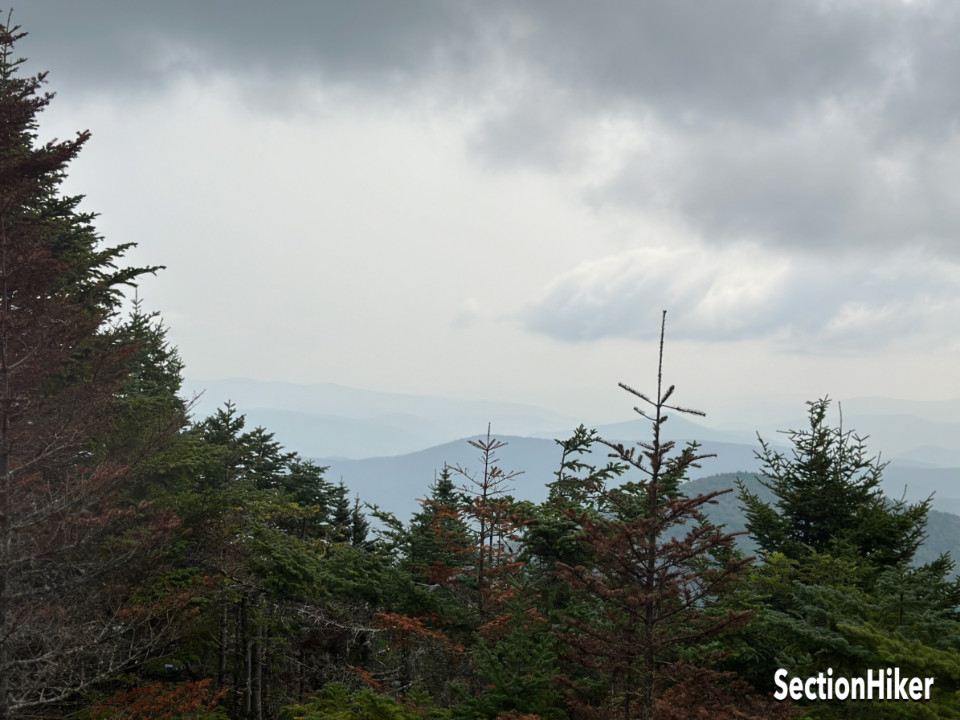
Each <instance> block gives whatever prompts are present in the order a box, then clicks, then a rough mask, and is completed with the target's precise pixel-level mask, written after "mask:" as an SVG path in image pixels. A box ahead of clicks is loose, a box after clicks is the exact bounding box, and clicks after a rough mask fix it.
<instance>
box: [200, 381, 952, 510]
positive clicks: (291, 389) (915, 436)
mask: <svg viewBox="0 0 960 720" xmlns="http://www.w3.org/2000/svg"><path fill="white" fill-rule="evenodd" d="M184 391H185V393H187V394H188V395H192V394H193V393H196V392H200V391H203V395H201V397H200V399H199V401H198V402H197V404H196V406H195V408H194V417H198V418H199V417H205V416H206V415H209V414H211V413H213V412H214V411H215V410H216V409H217V408H218V407H220V406H222V405H223V403H224V402H226V401H227V400H232V401H233V402H234V403H235V404H236V405H237V407H238V410H239V411H240V412H241V413H243V414H245V415H246V418H247V426H248V427H249V428H253V427H255V426H257V425H262V426H263V427H265V428H266V429H267V430H269V431H270V432H273V433H274V434H275V436H276V438H277V440H278V441H279V442H281V443H282V444H283V445H284V446H285V447H286V448H287V449H288V450H293V451H296V452H298V453H300V454H301V455H302V456H304V457H311V458H317V459H319V461H320V462H321V464H324V465H329V466H330V470H329V471H328V478H330V479H334V480H336V479H339V478H340V477H341V476H342V477H343V479H344V481H345V482H346V483H347V485H348V486H349V487H350V488H351V490H352V491H353V492H356V493H358V494H359V495H360V497H361V498H362V499H363V500H368V501H369V500H375V501H377V502H379V503H380V504H381V505H384V506H385V507H387V508H388V509H393V510H394V511H397V512H399V513H400V514H401V516H403V514H404V513H408V512H412V511H414V510H416V509H417V503H416V498H418V497H423V496H424V495H426V493H427V488H428V487H429V485H430V483H431V482H432V481H433V478H434V473H435V472H438V471H439V470H440V469H441V468H442V467H443V465H444V463H449V464H453V465H455V464H458V463H459V464H461V465H463V466H465V467H470V466H475V465H476V450H475V449H474V448H471V447H470V446H469V445H468V444H467V442H466V438H474V439H475V438H477V437H479V436H480V435H481V434H482V433H484V432H485V430H486V428H487V423H492V432H493V434H494V436H496V437H498V438H499V439H501V440H504V441H506V442H508V443H509V444H508V445H507V447H505V448H503V450H502V451H501V453H500V455H501V459H502V461H503V467H504V468H506V469H511V470H523V471H524V472H525V474H524V475H521V476H520V478H519V479H518V483H517V485H518V491H517V495H518V497H526V498H529V499H531V500H536V499H542V497H545V494H546V490H545V485H546V483H547V482H550V481H551V480H552V479H553V473H554V472H555V471H556V470H557V466H558V464H559V461H560V450H559V447H558V446H557V444H556V442H555V439H558V438H559V439H562V438H567V437H569V436H570V435H571V434H572V433H573V430H574V428H575V427H576V426H577V425H579V424H580V423H581V422H584V423H585V424H587V426H588V427H595V428H596V429H597V430H598V432H599V433H600V435H601V436H602V437H605V438H607V439H610V440H611V441H615V442H625V443H630V442H635V441H636V440H637V439H646V438H648V437H649V434H650V427H649V422H648V421H646V420H643V419H641V418H638V417H636V416H634V418H633V419H630V420H626V421H623V422H617V423H609V424H600V425H590V424H589V423H588V422H587V421H586V420H584V419H577V418H573V417H565V416H563V415H560V414H558V413H554V412H551V411H548V410H544V409H543V408H539V407H536V406H533V405H526V404H522V403H513V402H501V401H491V400H458V399H453V398H445V397H432V396H421V395H405V394H401V393H384V392H379V391H373V390H363V389H358V388H348V387H343V386H340V385H334V384H331V383H318V384H313V385H303V384H296V383H283V382H268V381H259V380H248V379H232V380H209V381H198V380H190V379H188V380H187V381H186V382H185V383H184ZM839 405H840V407H837V404H835V405H834V407H833V408H832V412H833V413H835V415H833V416H832V417H833V418H836V419H839V415H840V413H839V410H840V408H841V407H842V411H843V425H844V427H845V428H851V429H854V430H856V431H857V432H858V433H859V434H860V435H861V436H866V435H869V436H870V439H869V440H868V442H867V447H868V451H869V452H870V453H872V454H877V453H881V454H882V457H883V458H884V459H893V462H892V463H891V464H890V466H889V467H888V468H887V470H886V472H885V479H886V481H885V490H886V492H887V493H888V495H890V496H891V497H900V496H902V495H904V493H906V494H905V497H906V498H907V499H909V500H914V501H915V500H919V499H923V498H926V497H928V496H929V495H931V494H934V503H935V506H936V508H937V509H939V510H943V511H947V512H953V513H960V469H958V468H960V442H958V438H960V400H944V401H908V400H890V399H884V398H863V399H853V400H847V401H843V402H842V403H839ZM804 411H805V408H802V407H801V408H797V415H796V419H795V420H794V421H791V422H784V423H781V424H779V425H778V426H777V428H775V429H770V427H765V428H761V434H762V436H763V437H764V439H765V440H767V441H768V442H770V443H772V444H774V446H775V447H776V446H781V447H782V446H783V444H784V442H785V438H784V436H783V435H782V434H780V433H778V432H777V429H780V430H782V429H785V428H791V427H792V428H795V429H802V428H804V427H805V416H804V415H803V413H804ZM625 414H626V415H627V416H628V417H629V410H627V411H626V413H625ZM831 422H834V420H833V419H831ZM664 434H665V436H666V437H667V438H668V439H673V440H676V441H678V442H685V441H691V440H697V441H699V442H700V443H701V444H702V451H703V452H706V453H716V454H717V456H718V457H717V458H715V459H709V460H705V461H704V462H703V467H702V468H701V469H700V470H698V471H695V473H694V474H693V475H692V476H693V477H694V478H698V477H704V476H708V475H714V474H717V473H730V472H741V473H744V474H750V473H754V472H756V471H757V470H758V469H759V464H758V462H757V461H756V459H755V457H754V453H755V451H756V450H757V449H758V443H757V438H756V433H754V432H751V431H746V430H715V429H712V428H709V427H706V426H703V425H700V424H698V423H695V422H692V421H690V420H689V419H687V418H685V417H683V416H681V415H679V414H676V413H673V414H671V416H670V419H669V421H668V422H667V423H666V424H665V425H664ZM606 451H607V448H604V447H601V448H598V449H597V451H596V459H595V462H596V463H597V464H602V463H603V462H604V461H605V458H604V457H603V454H604V453H605V452H606Z"/></svg>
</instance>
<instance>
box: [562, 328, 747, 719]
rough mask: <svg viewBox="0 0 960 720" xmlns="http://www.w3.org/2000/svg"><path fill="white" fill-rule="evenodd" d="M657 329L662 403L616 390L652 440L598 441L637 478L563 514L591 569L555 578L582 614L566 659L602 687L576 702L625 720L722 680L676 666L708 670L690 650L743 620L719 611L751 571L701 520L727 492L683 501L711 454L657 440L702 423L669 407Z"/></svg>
mask: <svg viewBox="0 0 960 720" xmlns="http://www.w3.org/2000/svg"><path fill="white" fill-rule="evenodd" d="M665 321H666V313H664V323H665ZM663 331H664V326H663V325H661V332H660V353H659V360H658V370H657V394H656V395H655V396H654V397H653V398H650V397H647V396H646V395H644V394H643V393H640V392H638V391H636V390H634V389H633V388H631V387H629V386H627V385H624V384H623V383H621V384H620V387H621V388H623V389H624V390H626V391H627V392H629V393H630V394H631V395H633V396H635V397H637V398H639V399H640V400H641V401H642V402H643V403H645V405H646V406H647V407H636V408H634V409H635V410H636V412H637V413H639V414H640V415H641V416H642V417H644V418H646V419H647V420H649V421H650V422H651V427H652V435H653V437H652V439H651V440H650V441H649V442H647V441H641V442H638V443H637V446H635V447H630V448H626V447H624V446H623V445H621V444H614V443H610V442H607V441H603V440H601V442H604V443H605V444H607V445H608V446H609V447H611V448H612V449H613V451H614V452H613V456H614V457H615V458H616V459H617V460H618V461H619V462H622V463H625V464H626V465H628V466H630V467H631V468H633V469H635V470H638V471H640V473H641V474H642V479H641V480H639V481H637V482H630V483H626V484H624V485H623V486H621V487H619V488H612V489H609V490H607V491H606V492H604V493H603V497H602V506H601V512H599V513H587V512H584V511H582V510H578V509H575V508H571V509H570V510H569V511H568V516H569V517H570V518H571V519H574V520H576V521H577V522H578V523H579V525H580V526H581V528H582V533H583V537H584V541H585V543H586V545H587V547H588V548H589V564H581V565H577V566H571V565H569V564H566V563H560V564H559V568H560V570H561V577H563V578H564V579H566V581H567V582H569V583H570V585H571V588H572V589H573V590H574V591H575V592H576V593H577V594H578V595H580V596H581V597H582V598H583V599H584V608H583V610H582V611H581V612H579V613H577V614H576V615H573V614H571V615H570V616H569V617H567V618H566V622H567V625H568V627H569V629H568V630H567V631H563V632H560V633H559V635H560V637H561V639H562V640H563V641H564V642H565V643H566V644H567V645H568V647H569V648H570V653H569V654H570V657H571V659H572V660H573V661H574V662H576V663H577V664H579V665H581V666H582V667H583V668H584V669H585V670H586V671H587V672H588V674H592V675H593V677H594V678H600V679H603V680H605V682H606V688H607V690H606V697H605V698H604V697H599V698H598V697H594V698H593V699H592V700H591V698H590V697H589V695H587V696H586V697H584V696H583V695H582V696H581V702H588V701H591V702H593V703H595V702H596V701H597V700H599V701H600V702H602V703H603V704H605V705H610V704H612V703H613V702H617V703H618V704H619V709H618V710H617V713H616V716H617V717H620V718H623V720H629V719H630V718H634V717H639V718H644V719H645V720H652V718H655V717H660V716H662V715H663V713H662V712H660V711H659V710H658V705H659V704H660V703H661V701H662V699H663V698H664V697H666V696H667V693H668V691H670V692H672V693H677V692H678V691H677V686H678V685H683V684H684V683H685V682H688V681H689V680H690V678H691V677H695V678H696V683H697V684H699V685H703V684H704V683H710V684H720V683H722V681H724V680H725V678H726V676H725V675H724V674H722V673H719V672H713V671H710V670H706V669H703V670H699V671H698V672H697V673H695V674H693V673H691V672H690V671H689V669H688V668H689V665H688V663H686V662H682V661H684V660H689V659H690V658H691V657H693V658H694V659H699V660H701V661H703V660H704V658H702V657H701V658H697V656H696V653H692V652H691V650H692V648H696V647H697V646H698V645H703V644H705V643H706V641H707V640H708V639H709V638H711V637H713V636H715V635H717V634H718V633H720V632H723V631H725V630H729V629H732V628H734V627H737V626H738V625H742V624H743V623H745V622H746V620H747V619H748V617H749V614H748V613H742V612H741V613H737V612H733V611H732V610H728V609H726V608H724V607H723V605H722V604H721V603H720V602H719V601H720V600H721V599H722V598H723V597H724V596H725V594H726V593H728V592H729V591H730V590H731V588H732V587H733V583H734V582H735V581H736V580H738V579H739V578H740V577H741V576H742V575H743V573H744V571H745V569H746V562H745V561H744V560H743V559H741V558H739V557H737V556H736V555H734V554H732V553H730V552H727V551H729V549H730V548H731V546H732V544H733V539H734V536H733V535H731V534H729V533H724V532H723V531H722V530H721V529H720V528H718V527H715V526H713V525H711V524H710V523H709V522H707V521H706V519H705V516H704V514H703V508H704V505H706V504H707V503H709V502H711V501H712V500H713V499H714V498H716V497H717V496H718V495H721V494H723V492H729V491H718V492H713V493H709V494H706V495H698V496H697V497H693V498H687V497H684V495H683V492H682V488H681V483H682V481H683V480H684V478H685V477H686V473H687V471H688V470H689V468H691V467H695V466H696V463H697V462H698V461H699V460H701V459H703V458H705V457H708V456H707V455H704V454H700V453H698V452H697V446H696V445H689V446H687V447H686V448H685V449H683V450H682V451H680V452H679V453H678V454H671V453H672V451H673V449H674V445H675V444H674V443H673V442H671V441H665V440H663V439H662V436H661V432H662V427H663V424H664V423H665V422H666V421H667V418H668V415H667V411H675V412H680V413H685V414H695V415H702V414H703V413H701V412H699V411H696V410H689V409H686V408H682V407H679V406H677V405H670V404H668V401H669V400H670V398H671V397H672V395H673V392H674V387H673V386H670V387H669V388H664V387H663V338H664V335H663ZM647 408H650V409H647ZM638 448H639V452H638ZM718 557H719V558H720V560H719V561H718V560H717V558H718ZM569 682H570V684H572V685H574V686H576V685H577V683H576V681H575V680H571V681H569ZM581 692H582V691H581ZM745 717H746V716H745Z"/></svg>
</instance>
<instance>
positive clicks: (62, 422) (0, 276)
mask: <svg viewBox="0 0 960 720" xmlns="http://www.w3.org/2000/svg"><path fill="white" fill-rule="evenodd" d="M23 36H24V33H21V32H19V28H18V27H16V26H12V25H11V20H10V15H8V16H7V18H6V21H5V22H3V21H2V20H0V718H2V719H4V720H6V718H10V717H14V716H17V715H20V714H24V713H26V712H31V713H34V714H39V713H40V712H42V710H41V708H42V706H45V705H50V704H52V703H58V702H63V701H64V700H66V699H67V698H69V697H71V696H72V695H73V694H75V693H76V692H77V691H78V690H80V689H82V688H85V687H89V686H90V685H91V684H92V683H94V682H96V681H98V680H100V679H102V678H104V677H105V676H108V675H110V674H111V673H114V672H117V671H120V670H122V669H124V668H126V667H128V666H129V665H130V664H131V663H133V662H136V661H137V660H139V659H142V658H143V657H144V656H145V654H146V653H148V652H149V651H150V650H151V648H152V647H153V643H152V640H150V638H149V636H148V631H149V627H148V626H149V624H150V622H151V618H149V617H148V616H149V612H147V611H144V612H143V613H140V614H139V615H137V614H130V615H129V616H128V617H127V619H126V620H125V621H123V622H120V621H118V620H117V613H120V612H121V611H122V604H123V602H124V601H123V597H124V594H125V592H126V588H125V586H124V584H123V583H121V582H119V581H118V580H117V578H118V575H116V574H113V575H111V573H112V571H114V570H115V569H117V568H118V567H119V566H120V565H121V563H122V562H124V561H125V560H126V559H127V558H128V557H129V554H130V552H131V550H130V547H129V546H128V547H126V548H125V547H123V544H122V543H116V542H112V540H111V539H110V537H109V536H110V535H111V533H112V532H116V531H118V530H119V527H118V525H119V524H121V523H122V521H123V519H124V517H129V516H130V514H129V513H125V512H123V511H121V509H120V508H118V507H116V504H115V502H114V501H113V500H112V499H111V493H112V491H113V490H115V489H116V488H117V486H118V483H119V481H120V479H121V478H122V477H124V476H125V474H126V473H127V472H128V470H127V468H126V462H125V461H128V460H130V456H129V455H127V456H126V457H122V458H118V457H116V456H114V457H110V451H109V448H107V447H106V445H105V443H106V437H107V434H108V432H109V431H110V429H111V428H112V427H113V425H112V423H113V410H114V408H115V407H116V403H117V402H118V400H119V399H120V398H121V397H122V396H123V395H124V393H125V392H129V389H130V382H131V378H132V376H131V369H132V367H133V365H134V364H135V359H136V358H135V355H136V347H135V346H134V345H133V344H131V343H130V342H128V340H129V338H128V337H125V336H124V333H122V332H120V331H119V330H117V329H116V328H110V327H109V325H108V320H109V319H110V318H111V317H112V316H113V314H114V313H115V312H116V310H117V307H118V303H119V301H120V299H121V296H122V289H123V287H124V285H129V284H130V283H131V282H132V281H134V280H135V279H136V278H137V277H138V276H140V275H142V274H144V273H148V272H152V271H153V270H155V269H156V268H126V269H118V268H117V264H118V263H119V261H120V260H121V258H122V256H123V254H124V251H125V250H127V249H128V248H129V247H130V245H129V244H126V245H118V246H115V247H112V248H104V247H102V246H101V244H100V240H101V239H100V238H99V237H98V236H97V234H96V232H95V230H94V228H93V225H92V221H93V217H94V216H93V215H92V214H89V213H82V212H80V211H79V210H78V207H79V203H80V200H81V198H80V197H77V196H75V197H66V196H62V195H60V194H59V187H60V184H61V182H62V181H63V179H64V177H65V172H66V167H67V165H68V164H69V163H70V162H71V161H72V160H73V159H74V158H75V157H76V156H77V155H78V153H79V152H80V150H81V148H82V147H83V145H84V143H86V141H87V140H88V138H89V133H88V132H81V133H78V135H77V137H76V138H75V139H73V140H67V141H63V142H56V141H53V142H49V143H47V144H45V145H40V144H39V143H38V142H37V128H38V124H37V116H38V114H39V113H40V112H41V111H43V110H44V109H45V108H46V107H47V105H48V104H49V103H50V101H51V100H52V97H53V96H52V94H50V93H41V92H40V89H41V87H42V85H43V83H44V78H45V74H44V73H42V74H40V75H37V76H34V77H22V76H20V75H19V74H18V73H19V69H20V66H21V65H22V63H23V62H24V60H22V59H17V58H16V56H15V55H14V46H15V44H16V43H17V41H18V40H20V39H21V38H22V37H23ZM108 577H111V578H112V579H113V581H114V582H116V585H115V586H114V588H113V589H114V592H113V593H112V594H111V596H110V597H106V596H101V597H94V596H92V595H91V593H90V592H89V588H90V587H91V586H92V584H93V583H98V584H99V586H100V587H103V586H106V585H107V584H108ZM121 588H123V589H121Z"/></svg>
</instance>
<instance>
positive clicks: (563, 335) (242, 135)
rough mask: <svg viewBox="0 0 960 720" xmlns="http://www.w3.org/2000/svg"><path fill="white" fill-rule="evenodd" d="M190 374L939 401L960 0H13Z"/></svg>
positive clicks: (531, 392) (959, 167)
mask: <svg viewBox="0 0 960 720" xmlns="http://www.w3.org/2000/svg"><path fill="white" fill-rule="evenodd" d="M14 20H15V21H16V22H17V23H19V24H20V25H22V26H23V29H24V30H26V31H28V32H29V33H30V35H29V37H27V38H25V39H24V40H23V41H22V42H21V43H20V45H19V46H18V50H19V51H20V53H21V54H23V55H26V56H27V57H28V58H29V59H30V62H29V64H28V65H27V66H26V68H27V70H28V71H29V72H31V73H36V72H39V71H41V70H49V71H50V75H49V84H48V88H49V89H50V90H53V91H56V93H57V97H56V99H55V100H54V102H53V104H52V105H51V107H50V109H49V110H48V111H47V112H46V113H45V114H44V116H43V119H42V125H41V137H42V139H44V140H48V139H51V138H52V137H59V138H66V137H70V136H72V135H73V133H74V132H75V131H77V130H81V129H86V128H89V129H90V130H91V131H92V132H93V139H92V140H91V141H90V143H89V144H88V146H87V148H86V149H85V151H84V153H83V154H82V156H81V158H80V159H78V160H77V162H76V163H75V164H74V166H73V167H72V170H71V173H70V179H69V182H68V185H67V189H68V190H69V191H70V192H82V193H85V194H86V195H87V197H88V199H87V202H86V205H85V207H86V208H87V209H90V210H95V211H97V212H99V213H101V217H100V219H99V221H98V228H99V229H100V230H101V232H102V233H103V234H104V235H105V236H106V238H107V240H108V241H109V242H110V243H113V244H118V243H122V242H129V241H132V242H137V243H139V247H138V248H137V250H136V251H134V252H131V253H130V254H129V258H130V260H131V261H132V262H136V263H144V264H163V265H166V266H167V269H166V270H165V271H163V272H162V273H160V274H159V275H158V276H157V277H156V278H155V279H149V280H147V281H145V282H143V284H142V286H141V289H140V293H141V296H142V297H143V298H144V300H145V303H146V306H147V307H148V308H149V309H155V310H159V311H161V312H162V314H163V316H164V318H165V319H166V321H167V323H168V324H169V326H170V329H171V337H172V339H173V341H174V342H175V343H176V344H178V345H179V347H180V350H181V353H182V355H183V357H184V360H185V361H186V363H187V371H186V372H187V374H188V375H189V376H192V377H199V378H224V377H251V378H260V379H271V380H289V381H295V382H334V383H341V384H346V385H352V386H357V387H364V388H372V389H378V390H391V391H397V392H412V393H429V394H443V395H453V396H460V397H470V398H490V399H505V400H517V401H526V402H532V403H536V404H540V405H543V406H546V407H550V408H553V409H557V410H560V411H562V412H564V413H565V414H568V415H573V416H582V417H584V418H585V419H586V420H587V421H595V422H600V421H608V420H615V419H623V418H624V417H626V416H628V415H629V413H630V410H629V408H630V404H631V403H630V401H629V397H628V396H626V395H625V394H624V393H622V391H620V390H618V389H617V387H616V383H617V382H618V381H625V382H628V383H629V384H631V385H633V386H635V387H638V388H643V389H652V387H653V383H654V382H655V370H656V356H655V344H654V338H655V336H656V333H657V331H658V329H659V316H660V311H661V310H662V309H666V310H668V323H667V336H668V341H667V352H666V380H667V381H668V382H675V383H676V384H677V386H678V394H677V396H676V399H677V401H678V402H681V403H683V404H686V405H692V406H695V407H700V408H702V409H704V410H706V411H707V412H708V414H709V415H710V416H711V418H712V419H713V420H714V421H715V422H716V423H723V422H725V421H729V420H732V419H734V418H740V419H744V420H747V421H749V419H750V418H751V416H752V415H751V413H756V412H758V410H760V409H762V411H763V412H766V413H770V412H781V411H782V409H783V408H795V409H796V410H798V411H799V410H800V408H801V407H802V404H803V402H804V401H805V400H808V399H813V398H815V397H819V396H822V395H824V394H830V395H831V396H833V397H837V398H846V397H854V396H865V395H881V396H889V397H902V398H913V399H938V398H957V397H960V374H958V372H957V369H958V367H960V336H958V331H960V292H958V290H960V83H958V82H957V76H956V72H957V68H958V67H960V42H958V41H957V39H958V38H960V5H958V4H957V3H956V2H947V1H944V2H937V1H934V0H932V1H930V2H924V1H923V0H915V1H914V2H905V1H903V0H820V1H819V2H816V1H812V0H796V1H784V2H770V1H769V0H711V2H707V3H705V2H702V0H669V1H664V2H637V1H636V0H631V1H611V2H603V3H584V2H572V1H568V0H549V2H548V1H546V0H544V1H542V2H522V3H516V2H512V3H503V2H496V1H491V0H477V1H476V2H441V1H440V0H437V1H435V2H414V1H411V0H405V1H404V2H397V1H396V0H381V1H380V2H315V1H307V0H303V1H302V2H278V3H270V4H269V5H268V4H266V3H256V4H254V3H236V2H227V1H220V2H217V1H210V0H207V1H205V2H202V3H197V2H170V1H168V2H156V1H155V0H154V1H153V2H125V3H117V2H106V1H102V0H100V1H97V0H87V1H86V2H83V3H79V2H72V3H65V2H62V1H60V0H30V2H29V3H23V5H22V7H18V8H16V9H15V12H14Z"/></svg>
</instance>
